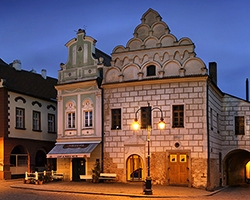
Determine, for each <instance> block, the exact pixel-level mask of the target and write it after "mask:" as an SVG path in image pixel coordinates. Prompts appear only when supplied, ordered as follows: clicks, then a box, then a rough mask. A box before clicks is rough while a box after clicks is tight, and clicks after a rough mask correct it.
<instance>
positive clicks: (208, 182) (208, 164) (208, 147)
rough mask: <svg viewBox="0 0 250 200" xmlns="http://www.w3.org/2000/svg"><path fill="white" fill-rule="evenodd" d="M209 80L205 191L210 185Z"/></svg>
mask: <svg viewBox="0 0 250 200" xmlns="http://www.w3.org/2000/svg"><path fill="white" fill-rule="evenodd" d="M208 81H209V79H207V91H206V93H207V97H206V101H207V102H206V106H207V109H206V110H207V188H206V189H207V190H208V191H209V190H211V183H210V134H209V131H210V130H209V97H208V94H209V92H208V90H209V84H208Z"/></svg>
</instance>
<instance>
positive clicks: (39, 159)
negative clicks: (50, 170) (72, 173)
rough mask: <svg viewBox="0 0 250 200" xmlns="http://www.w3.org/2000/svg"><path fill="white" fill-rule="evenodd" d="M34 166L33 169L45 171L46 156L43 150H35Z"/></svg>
mask: <svg viewBox="0 0 250 200" xmlns="http://www.w3.org/2000/svg"><path fill="white" fill-rule="evenodd" d="M35 165H36V167H35V171H38V172H42V171H47V158H46V153H45V152H44V151H43V150H38V151H37V152H36V164H35Z"/></svg>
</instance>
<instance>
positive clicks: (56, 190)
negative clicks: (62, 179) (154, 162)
mask: <svg viewBox="0 0 250 200" xmlns="http://www.w3.org/2000/svg"><path fill="white" fill-rule="evenodd" d="M10 187H11V188H18V189H26V190H39V191H48V192H64V193H75V194H89V195H106V196H121V197H136V198H194V197H196V198H197V197H198V196H200V197H202V196H212V195H214V194H217V193H219V192H221V191H222V190H224V189H226V188H227V186H226V187H223V188H221V189H219V190H216V191H214V192H211V193H210V194H204V195H144V194H128V193H106V192H88V191H72V190H63V191H62V190H59V189H47V188H46V189H44V188H35V187H23V186H18V185H11V186H10Z"/></svg>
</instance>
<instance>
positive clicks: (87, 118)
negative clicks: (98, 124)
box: [82, 98, 94, 128]
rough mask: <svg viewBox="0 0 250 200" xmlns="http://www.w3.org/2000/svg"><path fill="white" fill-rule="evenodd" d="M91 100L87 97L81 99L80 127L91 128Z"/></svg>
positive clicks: (92, 117)
mask: <svg viewBox="0 0 250 200" xmlns="http://www.w3.org/2000/svg"><path fill="white" fill-rule="evenodd" d="M93 110H94V107H93V102H92V100H91V99H90V98H87V99H85V100H84V101H83V103H82V115H83V116H82V118H83V122H82V127H83V128H93V124H94V122H93V119H94V116H93V114H94V113H93Z"/></svg>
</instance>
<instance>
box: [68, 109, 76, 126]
mask: <svg viewBox="0 0 250 200" xmlns="http://www.w3.org/2000/svg"><path fill="white" fill-rule="evenodd" d="M75 120H76V118H75V112H68V113H67V128H75V127H76V125H75Z"/></svg>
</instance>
